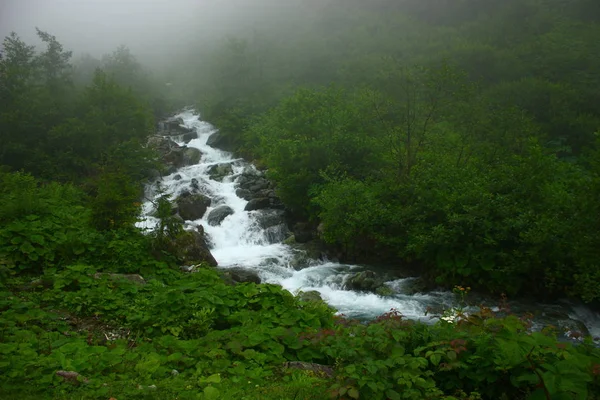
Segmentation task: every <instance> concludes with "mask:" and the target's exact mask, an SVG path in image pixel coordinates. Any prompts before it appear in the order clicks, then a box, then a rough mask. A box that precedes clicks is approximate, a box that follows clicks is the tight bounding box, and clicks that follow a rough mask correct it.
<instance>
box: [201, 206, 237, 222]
mask: <svg viewBox="0 0 600 400" xmlns="http://www.w3.org/2000/svg"><path fill="white" fill-rule="evenodd" d="M231 214H233V209H232V208H231V207H229V206H226V205H222V206H219V207H217V208H215V209H214V210H212V211H211V212H210V213H208V217H207V220H208V224H209V225H210V226H217V225H220V224H221V222H223V220H224V219H225V218H227V217H228V216H229V215H231Z"/></svg>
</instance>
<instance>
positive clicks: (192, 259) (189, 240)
mask: <svg viewBox="0 0 600 400" xmlns="http://www.w3.org/2000/svg"><path fill="white" fill-rule="evenodd" d="M200 229H201V230H202V232H198V231H185V232H183V233H182V234H181V235H179V236H177V237H176V238H175V239H174V240H173V241H172V242H171V243H170V248H171V252H172V253H173V254H174V255H175V256H176V257H177V259H178V260H179V262H180V263H182V264H183V265H197V264H200V263H206V264H208V265H210V266H213V267H216V266H217V260H215V258H214V257H213V255H212V253H211V252H210V250H209V248H208V244H207V243H206V240H205V239H204V234H203V229H202V228H201V227H200Z"/></svg>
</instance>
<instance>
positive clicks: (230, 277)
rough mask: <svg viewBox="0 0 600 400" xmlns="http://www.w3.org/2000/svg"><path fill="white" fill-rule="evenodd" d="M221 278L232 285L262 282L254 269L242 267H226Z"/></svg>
mask: <svg viewBox="0 0 600 400" xmlns="http://www.w3.org/2000/svg"><path fill="white" fill-rule="evenodd" d="M223 278H224V279H225V281H226V282H228V283H229V284H233V285H235V284H237V283H244V282H251V283H257V284H258V283H261V282H262V280H261V279H260V276H258V274H257V273H256V271H252V270H249V269H245V268H242V267H233V268H227V269H226V270H224V272H223Z"/></svg>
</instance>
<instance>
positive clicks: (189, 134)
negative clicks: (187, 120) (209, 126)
mask: <svg viewBox="0 0 600 400" xmlns="http://www.w3.org/2000/svg"><path fill="white" fill-rule="evenodd" d="M196 138H198V133H197V132H196V131H195V130H190V131H189V132H186V133H184V134H183V135H181V140H183V142H184V143H189V142H190V141H192V140H194V139H196Z"/></svg>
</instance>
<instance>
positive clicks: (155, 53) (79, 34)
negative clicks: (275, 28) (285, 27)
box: [0, 0, 315, 60]
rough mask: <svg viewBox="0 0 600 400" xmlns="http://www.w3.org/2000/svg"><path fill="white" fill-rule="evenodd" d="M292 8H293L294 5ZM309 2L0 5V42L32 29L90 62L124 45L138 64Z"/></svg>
mask: <svg viewBox="0 0 600 400" xmlns="http://www.w3.org/2000/svg"><path fill="white" fill-rule="evenodd" d="M294 3H295V4H296V5H294ZM310 3H315V2H314V1H313V2H308V1H304V2H300V1H285V2H281V1H274V0H260V1H256V0H227V1H219V0H173V1H164V0H125V1H123V0H80V1H78V0H3V1H2V2H0V36H1V37H5V36H6V35H8V34H9V33H10V32H11V31H14V32H16V33H18V34H19V36H20V37H21V38H22V39H24V40H25V41H26V42H29V43H34V42H35V41H36V40H37V37H36V35H35V29H34V28H35V27H38V28H39V29H41V30H43V31H46V32H49V33H51V34H52V35H55V36H56V37H57V39H58V40H59V41H61V43H62V44H63V45H64V46H65V48H67V49H72V50H74V52H75V54H77V53H89V54H91V55H93V56H100V55H102V54H105V53H108V52H111V51H113V50H114V49H115V48H116V47H118V46H119V45H123V44H125V45H127V46H128V47H129V48H130V49H131V50H132V52H133V53H135V54H136V55H137V56H138V57H139V58H140V59H142V60H161V59H164V57H165V55H168V54H180V53H181V52H184V51H186V49H187V48H188V47H189V46H192V45H193V46H196V47H198V46H201V45H202V44H205V43H210V42H211V41H213V40H215V39H216V38H219V37H222V36H224V35H227V34H238V33H240V32H244V31H247V30H251V29H253V28H254V27H256V26H261V25H262V23H263V22H264V21H266V20H270V19H273V18H276V17H277V18H279V17H283V16H285V15H296V16H297V15H298V14H297V11H298V8H300V9H306V7H305V6H306V5H308V4H310Z"/></svg>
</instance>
